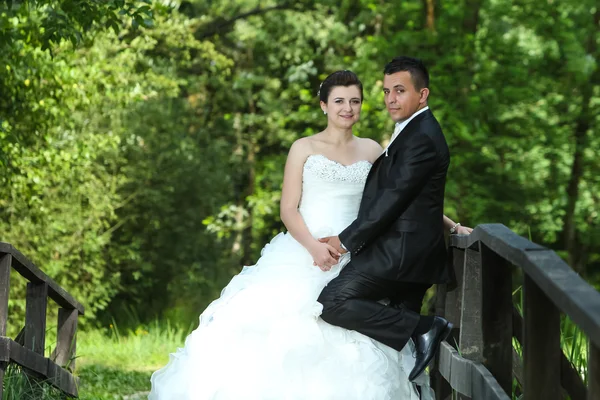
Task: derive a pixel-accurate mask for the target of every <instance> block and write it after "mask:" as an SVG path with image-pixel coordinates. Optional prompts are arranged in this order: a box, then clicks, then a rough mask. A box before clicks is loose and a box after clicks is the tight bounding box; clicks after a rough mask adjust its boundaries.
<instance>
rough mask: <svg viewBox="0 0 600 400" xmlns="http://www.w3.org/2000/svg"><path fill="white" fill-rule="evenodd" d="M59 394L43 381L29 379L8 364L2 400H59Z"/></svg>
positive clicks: (15, 367)
mask: <svg viewBox="0 0 600 400" xmlns="http://www.w3.org/2000/svg"><path fill="white" fill-rule="evenodd" d="M61 399H62V397H61V393H60V391H58V390H57V389H54V388H53V387H52V386H50V385H48V384H46V383H44V382H43V381H40V380H36V379H34V378H30V377H28V376H27V375H25V374H24V373H23V371H22V370H21V368H20V367H19V366H17V365H15V364H10V365H9V366H8V368H7V369H6V374H5V375H4V392H3V394H2V400H61Z"/></svg>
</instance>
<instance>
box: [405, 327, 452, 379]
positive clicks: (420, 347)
mask: <svg viewBox="0 0 600 400" xmlns="http://www.w3.org/2000/svg"><path fill="white" fill-rule="evenodd" d="M451 331H452V324H451V323H450V322H448V321H446V320H445V319H444V318H442V317H433V324H432V325H431V329H430V330H429V331H428V332H427V333H424V334H422V335H417V336H414V337H413V340H414V342H415V353H416V355H415V358H416V360H415V367H414V368H413V370H412V371H411V372H410V375H409V376H408V379H409V380H410V381H414V380H415V379H416V378H417V377H418V376H419V375H421V373H422V372H423V371H424V370H425V367H427V365H429V363H430V362H431V360H432V359H433V356H435V353H436V352H437V350H438V348H439V347H440V343H441V342H442V341H443V340H444V339H446V338H447V337H448V335H450V332H451Z"/></svg>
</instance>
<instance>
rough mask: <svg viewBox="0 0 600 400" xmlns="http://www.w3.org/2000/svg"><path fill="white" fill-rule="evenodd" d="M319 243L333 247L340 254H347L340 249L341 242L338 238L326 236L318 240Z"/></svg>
mask: <svg viewBox="0 0 600 400" xmlns="http://www.w3.org/2000/svg"><path fill="white" fill-rule="evenodd" d="M319 242H321V243H327V244H328V245H330V246H333V248H334V249H336V251H337V252H338V253H340V254H344V253H347V251H346V250H344V249H342V245H341V241H340V238H339V236H327V237H324V238H321V239H319Z"/></svg>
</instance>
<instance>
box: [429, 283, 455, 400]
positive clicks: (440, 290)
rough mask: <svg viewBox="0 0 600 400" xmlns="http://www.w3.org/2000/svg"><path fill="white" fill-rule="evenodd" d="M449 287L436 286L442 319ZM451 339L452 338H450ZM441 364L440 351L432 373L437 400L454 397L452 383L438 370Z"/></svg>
mask: <svg viewBox="0 0 600 400" xmlns="http://www.w3.org/2000/svg"><path fill="white" fill-rule="evenodd" d="M446 289H447V287H446V285H445V284H440V285H437V286H436V295H435V300H436V301H435V315H438V316H440V317H444V316H445V313H446V294H447V290H446ZM449 339H450V338H449ZM439 362H440V352H439V351H438V352H437V354H436V355H435V364H434V365H435V366H434V368H433V370H432V373H431V386H432V387H433V390H434V391H435V397H436V399H437V400H444V399H446V398H448V397H449V396H452V386H450V383H448V382H447V381H446V379H445V378H444V377H443V376H442V374H441V373H440V372H439V370H438V365H439Z"/></svg>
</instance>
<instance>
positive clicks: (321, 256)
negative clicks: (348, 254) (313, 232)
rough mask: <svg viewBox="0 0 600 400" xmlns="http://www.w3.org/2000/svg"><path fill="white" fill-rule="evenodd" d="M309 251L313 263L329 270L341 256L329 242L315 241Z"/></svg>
mask: <svg viewBox="0 0 600 400" xmlns="http://www.w3.org/2000/svg"><path fill="white" fill-rule="evenodd" d="M308 251H309V253H310V255H311V256H312V258H313V260H314V262H313V265H315V266H318V267H319V268H321V270H323V271H329V270H330V269H331V267H332V266H334V265H335V264H337V263H338V259H339V258H340V254H339V253H338V252H337V250H336V249H334V248H333V246H330V245H329V244H327V243H321V242H315V243H314V244H313V245H312V246H311V248H309V249H308Z"/></svg>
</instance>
